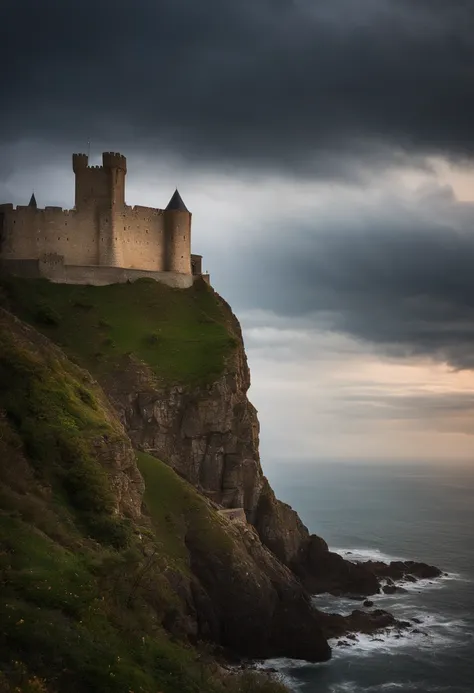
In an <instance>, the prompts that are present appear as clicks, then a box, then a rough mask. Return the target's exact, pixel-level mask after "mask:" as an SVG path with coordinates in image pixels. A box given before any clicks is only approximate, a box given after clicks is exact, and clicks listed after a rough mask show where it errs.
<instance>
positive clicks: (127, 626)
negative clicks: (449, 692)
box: [0, 306, 330, 693]
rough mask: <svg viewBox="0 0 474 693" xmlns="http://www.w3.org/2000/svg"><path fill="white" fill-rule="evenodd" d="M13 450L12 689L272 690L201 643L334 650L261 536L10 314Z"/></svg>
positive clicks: (8, 579) (3, 521) (9, 513)
mask: <svg viewBox="0 0 474 693" xmlns="http://www.w3.org/2000/svg"><path fill="white" fill-rule="evenodd" d="M43 308H44V306H43ZM81 310H82V308H81ZM51 314H52V313H51ZM44 321H45V313H44V312H41V318H40V322H43V323H44ZM46 322H48V320H46ZM0 458H1V459H2V465H1V467H0V556H1V560H0V579H1V582H2V597H3V598H4V599H3V600H2V606H1V608H0V610H1V619H2V633H1V634H0V660H1V661H0V671H1V675H0V688H1V690H6V691H9V690H11V691H13V690H18V689H19V690H24V691H29V690H31V691H33V690H35V691H36V690H38V691H48V693H49V692H50V691H51V693H53V691H57V690H64V689H68V690H71V691H77V692H81V693H82V691H96V690H97V691H99V690H100V691H105V690H107V691H120V692H122V691H123V692H124V693H125V692H128V691H130V690H135V691H149V692H150V693H151V692H152V691H153V693H155V692H156V690H162V691H165V692H166V693H177V691H184V692H186V691H198V690H199V691H209V692H214V691H215V692H216V693H218V692H220V691H221V690H222V691H223V690H224V688H225V690H229V691H231V692H232V693H234V692H235V693H237V691H240V690H244V689H245V690H254V691H260V690H261V691H268V693H270V691H276V690H278V689H279V686H278V684H276V683H274V682H271V681H268V680H267V679H266V678H264V679H260V678H259V677H254V678H252V679H250V680H249V679H248V677H244V679H243V680H241V677H240V678H239V677H234V676H229V675H228V674H227V675H224V673H223V670H222V668H221V667H220V666H218V664H217V663H216V659H215V657H216V656H217V655H218V651H217V652H215V653H214V655H212V656H211V655H210V653H209V651H208V650H207V649H206V648H204V649H203V647H202V645H201V644H200V643H202V642H203V641H206V642H208V643H209V644H210V645H211V646H213V647H219V648H221V650H222V648H224V649H223V651H224V652H225V651H226V650H228V651H229V652H232V653H233V655H234V656H235V655H240V656H248V657H267V656H280V655H281V656H291V657H293V656H294V657H303V658H306V659H309V660H313V661H320V660H323V659H327V658H328V657H329V656H330V649H329V647H328V645H327V642H326V639H325V637H324V635H323V633H322V630H321V627H320V625H319V621H318V617H317V612H315V611H314V610H313V609H312V606H311V603H310V599H309V596H308V594H307V593H306V591H305V590H304V589H303V587H302V586H301V584H300V583H299V581H298V580H297V579H296V577H295V576H294V575H293V574H292V573H291V572H290V571H289V570H288V569H287V568H286V567H284V566H283V565H282V564H281V563H280V562H279V561H278V560H277V559H276V558H275V557H274V556H273V554H272V553H271V552H270V551H269V550H268V549H266V548H265V547H264V546H263V545H262V543H261V542H260V540H259V537H258V535H257V533H256V531H255V530H254V529H252V527H251V526H250V525H246V524H239V523H232V522H230V521H229V520H228V519H227V518H225V517H223V516H221V515H219V513H218V512H217V510H216V507H215V504H214V503H213V502H211V501H210V500H208V499H206V498H205V497H203V496H202V495H200V494H199V493H198V492H197V491H196V490H195V489H194V488H193V487H192V486H191V485H190V484H189V483H188V482H186V481H185V480H183V479H182V478H180V477H179V476H178V475H177V474H176V473H175V472H174V471H173V470H172V469H171V467H169V466H168V465H165V464H163V462H161V461H160V460H158V459H157V458H156V457H152V456H151V455H149V454H147V453H143V452H142V453H137V452H136V451H135V450H134V449H133V446H132V444H131V441H130V439H129V437H128V436H127V433H126V431H125V429H124V427H123V425H122V424H121V422H120V421H119V419H118V418H117V416H116V413H115V411H114V409H113V407H112V406H111V404H110V402H109V400H108V398H107V397H106V395H105V394H104V391H103V390H102V388H101V387H100V385H99V384H98V382H96V381H95V379H94V378H93V377H92V376H91V375H90V374H89V372H87V371H85V370H84V369H82V368H81V367H80V366H78V365H76V364H74V363H72V361H71V360H70V359H68V358H67V356H66V355H65V353H64V352H63V351H62V350H61V349H60V348H58V347H57V346H55V345H54V344H53V343H52V342H51V340H49V339H48V338H47V337H45V336H44V335H43V334H41V333H40V332H38V331H37V330H36V329H34V328H32V327H30V326H27V325H26V324H25V323H24V322H22V321H21V320H19V319H18V318H16V317H14V316H13V315H12V314H11V313H9V312H7V311H5V310H3V309H0ZM139 470H140V471H139ZM35 686H36V688H35ZM249 686H250V688H249Z"/></svg>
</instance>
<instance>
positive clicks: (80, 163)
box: [72, 154, 89, 173]
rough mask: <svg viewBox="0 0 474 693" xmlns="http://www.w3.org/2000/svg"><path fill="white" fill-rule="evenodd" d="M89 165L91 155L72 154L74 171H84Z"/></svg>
mask: <svg viewBox="0 0 474 693" xmlns="http://www.w3.org/2000/svg"><path fill="white" fill-rule="evenodd" d="M88 166H89V157H88V156H87V154H73V155H72V170H73V171H74V173H78V172H79V171H83V170H84V169H86V168H87V167H88Z"/></svg>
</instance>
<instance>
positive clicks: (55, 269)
mask: <svg viewBox="0 0 474 693" xmlns="http://www.w3.org/2000/svg"><path fill="white" fill-rule="evenodd" d="M0 270H3V271H4V272H7V273H8V274H13V275H15V276H18V277H25V278H28V279H34V278H38V277H44V278H45V279H49V281H51V282H53V283H56V284H90V285H92V286H106V285H107V284H126V283H127V282H133V281H136V280H137V279H142V278H144V277H148V278H149V279H154V280H155V281H158V282H161V283H162V284H166V285H167V286H171V287H173V288H176V289H188V288H189V287H190V286H192V285H193V282H194V281H195V280H196V279H198V277H193V276H192V275H191V274H180V273H177V272H154V271H152V270H139V269H126V268H123V267H102V266H98V265H89V266H82V267H80V266H78V265H65V264H63V262H62V258H61V256H58V255H55V254H54V253H51V254H50V255H49V256H45V257H44V258H43V259H42V260H0Z"/></svg>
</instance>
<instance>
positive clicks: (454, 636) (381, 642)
mask: <svg viewBox="0 0 474 693" xmlns="http://www.w3.org/2000/svg"><path fill="white" fill-rule="evenodd" d="M415 617H416V618H417V619H418V620H419V621H420V623H415V624H413V626H412V628H410V629H407V630H402V631H398V630H397V629H394V628H389V629H387V630H384V631H381V632H378V633H375V634H373V635H366V634H363V633H356V634H354V636H355V640H347V639H346V638H344V637H340V638H334V639H332V640H331V641H330V644H331V647H332V648H333V658H334V659H340V658H343V657H348V656H349V657H354V656H358V657H359V656H360V657H367V656H371V655H373V654H392V655H393V654H396V653H397V652H402V651H406V650H413V648H414V647H416V650H417V651H423V650H425V651H429V652H433V651H436V649H435V648H437V649H441V648H442V649H448V648H451V647H457V646H459V643H460V642H462V643H463V644H465V643H466V641H467V640H468V639H472V638H473V635H472V633H471V632H470V626H469V624H468V623H467V622H466V621H464V620H462V619H453V618H443V617H441V616H439V615H434V614H429V613H426V612H424V611H417V612H416V615H414V616H412V618H415ZM341 643H342V644H341Z"/></svg>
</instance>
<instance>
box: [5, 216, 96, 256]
mask: <svg viewBox="0 0 474 693" xmlns="http://www.w3.org/2000/svg"><path fill="white" fill-rule="evenodd" d="M5 207H6V205H5V206H3V207H0V212H3V234H2V238H3V242H2V257H3V258H4V259H7V260H8V259H11V260H13V259H18V260H23V259H32V258H40V257H41V256H42V255H45V254H48V253H57V254H59V255H63V256H64V260H65V262H66V264H78V265H81V264H82V265H92V264H97V263H98V262H99V257H98V252H99V248H98V233H97V231H96V221H95V218H94V211H93V209H88V210H84V211H82V212H76V211H63V210H62V209H61V208H59V207H46V209H35V208H34V207H17V208H16V209H13V208H10V209H5Z"/></svg>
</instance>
